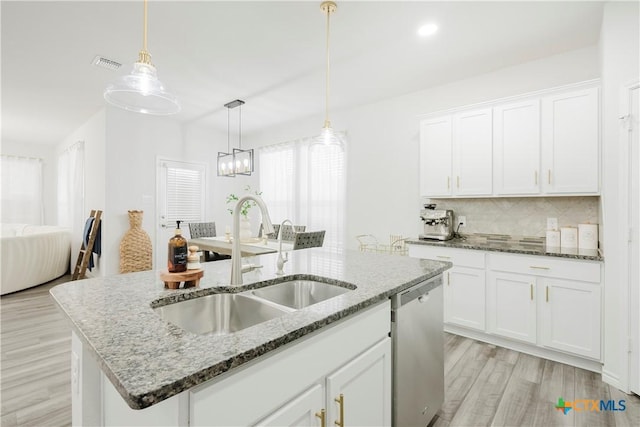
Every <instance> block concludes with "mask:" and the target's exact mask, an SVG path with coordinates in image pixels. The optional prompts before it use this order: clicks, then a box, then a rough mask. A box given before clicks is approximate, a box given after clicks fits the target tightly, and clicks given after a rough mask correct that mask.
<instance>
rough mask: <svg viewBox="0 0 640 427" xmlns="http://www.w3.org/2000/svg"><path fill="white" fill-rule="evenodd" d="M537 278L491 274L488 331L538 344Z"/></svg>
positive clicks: (489, 280)
mask: <svg viewBox="0 0 640 427" xmlns="http://www.w3.org/2000/svg"><path fill="white" fill-rule="evenodd" d="M535 287H536V278H535V277H533V276H526V275H523V274H513V273H502V272H495V271H491V272H489V275H488V283H487V316H488V328H487V329H488V331H489V332H490V333H492V334H496V335H501V336H503V337H507V338H513V339H517V340H520V341H524V342H528V343H532V344H535V343H536V301H535V297H536V295H535V293H536V290H535Z"/></svg>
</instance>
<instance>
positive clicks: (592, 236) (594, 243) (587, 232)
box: [578, 224, 598, 249]
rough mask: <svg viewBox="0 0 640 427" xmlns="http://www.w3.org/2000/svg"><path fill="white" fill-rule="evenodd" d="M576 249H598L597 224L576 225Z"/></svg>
mask: <svg viewBox="0 0 640 427" xmlns="http://www.w3.org/2000/svg"><path fill="white" fill-rule="evenodd" d="M578 248H580V249H598V224H578Z"/></svg>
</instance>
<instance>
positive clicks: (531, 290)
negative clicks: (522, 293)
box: [529, 283, 533, 301]
mask: <svg viewBox="0 0 640 427" xmlns="http://www.w3.org/2000/svg"><path fill="white" fill-rule="evenodd" d="M529 289H530V293H531V301H533V283H530V284H529Z"/></svg>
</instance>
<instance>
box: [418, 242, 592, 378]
mask: <svg viewBox="0 0 640 427" xmlns="http://www.w3.org/2000/svg"><path fill="white" fill-rule="evenodd" d="M409 255H410V256H413V257H417V258H427V259H435V260H448V261H451V262H452V263H453V268H451V269H450V270H448V271H446V272H445V273H444V277H443V283H444V301H445V304H444V307H445V330H447V331H449V332H453V333H459V334H462V335H467V336H470V337H472V338H476V339H481V340H484V341H488V342H493V343H495V344H498V345H503V346H511V347H512V348H515V349H517V350H519V351H525V352H526V351H528V352H530V353H532V354H536V355H539V356H542V357H548V358H551V359H554V360H559V361H562V362H564V363H570V364H574V365H575V366H580V367H584V368H586V369H592V370H597V369H598V367H599V366H600V365H599V363H598V362H599V361H600V360H601V358H602V352H601V328H602V316H601V305H602V297H601V295H602V292H603V291H602V286H603V284H602V277H603V272H602V264H601V263H600V262H598V261H588V260H574V259H565V258H556V257H546V256H534V255H521V254H510V253H498V252H484V251H480V250H470V249H457V248H442V247H437V246H430V245H415V244H410V245H409ZM485 263H486V265H485ZM485 278H486V286H485ZM485 290H486V292H485ZM485 316H486V322H485Z"/></svg>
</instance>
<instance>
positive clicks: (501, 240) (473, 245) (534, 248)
mask: <svg viewBox="0 0 640 427" xmlns="http://www.w3.org/2000/svg"><path fill="white" fill-rule="evenodd" d="M545 240H546V239H545V238H544V237H523V236H508V235H503V234H480V233H478V234H468V235H462V236H460V237H454V238H453V239H451V240H446V241H444V242H443V241H439V240H423V239H407V241H406V242H407V243H409V244H413V245H428V246H439V247H445V248H461V249H475V250H482V251H494V252H510V253H516V254H525V255H540V256H551V257H560V258H571V259H583V260H588V261H604V256H603V255H602V252H601V251H600V250H599V249H560V248H547V247H546V243H545Z"/></svg>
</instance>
